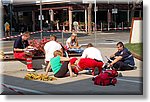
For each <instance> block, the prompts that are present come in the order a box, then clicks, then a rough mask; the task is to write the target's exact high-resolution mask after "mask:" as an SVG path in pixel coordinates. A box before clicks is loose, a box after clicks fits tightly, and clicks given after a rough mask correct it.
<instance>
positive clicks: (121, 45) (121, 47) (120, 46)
mask: <svg viewBox="0 0 150 102" xmlns="http://www.w3.org/2000/svg"><path fill="white" fill-rule="evenodd" d="M116 46H117V49H118V51H122V50H123V49H124V44H123V43H122V42H118V43H117V44H116Z"/></svg>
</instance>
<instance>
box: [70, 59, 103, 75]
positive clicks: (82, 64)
mask: <svg viewBox="0 0 150 102" xmlns="http://www.w3.org/2000/svg"><path fill="white" fill-rule="evenodd" d="M103 64H104V63H103V62H102V61H96V60H94V59H91V58H79V59H77V58H72V59H71V60H70V63H69V65H70V66H71V68H72V70H73V72H74V73H75V74H78V72H80V71H82V70H85V69H87V68H92V75H95V74H94V69H95V68H98V71H99V73H100V72H101V71H102V66H103Z"/></svg>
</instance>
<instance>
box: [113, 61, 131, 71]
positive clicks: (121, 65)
mask: <svg viewBox="0 0 150 102" xmlns="http://www.w3.org/2000/svg"><path fill="white" fill-rule="evenodd" d="M113 67H114V68H115V69H116V70H132V69H133V68H134V67H131V66H129V65H128V64H126V63H124V62H122V61H118V62H116V63H115V64H114V65H113Z"/></svg>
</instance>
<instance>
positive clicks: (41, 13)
mask: <svg viewBox="0 0 150 102" xmlns="http://www.w3.org/2000/svg"><path fill="white" fill-rule="evenodd" d="M40 30H41V39H42V38H43V34H42V31H43V28H42V0H40Z"/></svg>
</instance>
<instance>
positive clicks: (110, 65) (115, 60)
mask: <svg viewBox="0 0 150 102" xmlns="http://www.w3.org/2000/svg"><path fill="white" fill-rule="evenodd" d="M121 59H122V56H117V57H115V59H114V60H113V61H112V62H111V63H110V64H109V67H112V66H113V64H115V63H116V62H118V61H120V60H121Z"/></svg>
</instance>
